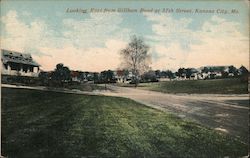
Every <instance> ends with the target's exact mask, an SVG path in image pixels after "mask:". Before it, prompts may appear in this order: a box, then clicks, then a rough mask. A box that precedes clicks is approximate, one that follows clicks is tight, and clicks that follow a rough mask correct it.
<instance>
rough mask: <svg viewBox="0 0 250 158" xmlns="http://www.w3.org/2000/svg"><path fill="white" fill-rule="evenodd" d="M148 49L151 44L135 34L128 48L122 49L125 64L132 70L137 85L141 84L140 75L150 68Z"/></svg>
mask: <svg viewBox="0 0 250 158" xmlns="http://www.w3.org/2000/svg"><path fill="white" fill-rule="evenodd" d="M148 50H149V46H148V45H146V44H145V43H144V40H143V39H142V38H140V37H136V36H135V35H134V36H132V37H131V41H130V43H129V44H128V45H127V46H126V48H125V49H122V50H121V56H122V58H123V65H124V66H125V67H126V68H127V69H129V70H131V71H132V74H133V79H134V82H135V87H137V85H138V84H139V76H140V75H141V74H143V73H144V72H145V71H147V70H148V69H149V64H150V59H151V57H150V55H149V54H148Z"/></svg>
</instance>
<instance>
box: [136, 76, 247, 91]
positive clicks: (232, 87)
mask: <svg viewBox="0 0 250 158" xmlns="http://www.w3.org/2000/svg"><path fill="white" fill-rule="evenodd" d="M247 86H248V83H247V81H244V82H243V81H241V80H240V79H236V78H235V79H213V80H183V81H165V82H156V83H142V84H140V86H139V88H141V89H147V90H153V91H159V92H164V93H189V94H192V93H198V94H247V93H248V89H247V88H248V87H247Z"/></svg>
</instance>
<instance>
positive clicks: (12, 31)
mask: <svg viewBox="0 0 250 158" xmlns="http://www.w3.org/2000/svg"><path fill="white" fill-rule="evenodd" d="M26 14H27V13H26ZM1 22H2V23H3V24H4V26H5V27H4V30H5V32H6V36H5V37H3V36H2V37H1V42H2V46H4V48H6V49H10V50H16V51H22V52H30V51H31V50H35V51H34V52H36V53H39V52H37V51H36V47H39V46H44V45H46V44H47V43H49V42H48V41H47V40H46V39H47V37H48V36H49V31H48V29H47V25H46V23H45V22H44V21H43V20H40V19H35V20H34V21H32V22H31V23H29V24H25V23H24V22H22V21H21V20H19V19H18V15H17V12H16V11H9V12H8V13H7V15H6V16H3V17H2V18H1Z"/></svg>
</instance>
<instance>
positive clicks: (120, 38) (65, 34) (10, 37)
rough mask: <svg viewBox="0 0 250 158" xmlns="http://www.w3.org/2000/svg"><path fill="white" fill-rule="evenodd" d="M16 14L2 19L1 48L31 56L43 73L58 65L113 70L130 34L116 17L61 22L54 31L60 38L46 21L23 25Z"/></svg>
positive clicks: (72, 67)
mask: <svg viewBox="0 0 250 158" xmlns="http://www.w3.org/2000/svg"><path fill="white" fill-rule="evenodd" d="M25 14H28V13H25ZM18 15H19V14H17V12H16V11H9V12H8V13H7V14H6V15H5V16H3V17H2V18H1V22H2V23H3V24H4V26H5V27H4V29H5V33H4V34H3V33H2V35H1V41H2V48H5V49H10V50H15V51H20V52H26V53H31V54H32V56H33V57H34V58H35V60H36V61H37V62H38V63H39V64H40V65H42V69H44V70H53V69H54V68H55V65H56V64H57V63H64V64H65V65H66V66H69V67H70V68H71V69H75V70H86V71H101V70H105V69H108V68H109V69H116V68H117V67H118V66H119V63H120V60H119V54H118V53H119V50H120V49H121V48H122V47H124V46H125V42H124V40H126V39H127V38H128V37H129V34H130V32H131V31H130V30H129V29H126V28H123V27H121V26H120V25H121V23H122V20H123V19H122V18H121V16H120V15H119V14H109V15H103V14H90V17H89V18H86V19H83V20H75V19H63V20H62V24H61V28H62V29H58V30H57V31H59V34H61V35H59V36H55V34H56V33H55V30H52V29H49V28H50V27H49V24H47V23H46V22H45V21H43V20H41V19H32V20H31V21H30V22H26V23H25V22H23V21H22V20H20V17H19V16H18ZM54 29H56V28H54ZM57 35H58V34H57Z"/></svg>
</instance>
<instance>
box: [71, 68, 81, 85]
mask: <svg viewBox="0 0 250 158" xmlns="http://www.w3.org/2000/svg"><path fill="white" fill-rule="evenodd" d="M70 76H71V79H72V81H74V82H79V83H80V82H81V78H80V73H79V72H78V71H71V72H70Z"/></svg>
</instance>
